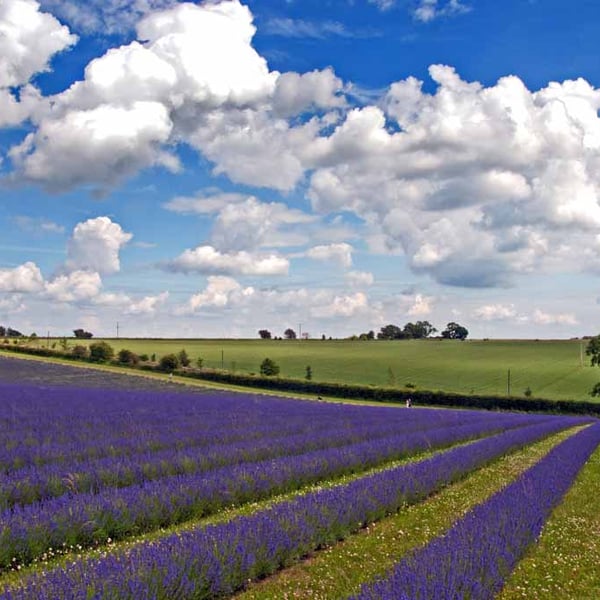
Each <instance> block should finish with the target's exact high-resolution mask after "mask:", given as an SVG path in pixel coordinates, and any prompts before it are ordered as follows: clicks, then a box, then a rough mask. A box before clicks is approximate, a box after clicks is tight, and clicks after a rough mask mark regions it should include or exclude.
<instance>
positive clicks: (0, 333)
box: [0, 325, 6, 337]
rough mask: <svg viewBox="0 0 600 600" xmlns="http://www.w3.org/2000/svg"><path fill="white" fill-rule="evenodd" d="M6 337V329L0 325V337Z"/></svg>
mask: <svg viewBox="0 0 600 600" xmlns="http://www.w3.org/2000/svg"><path fill="white" fill-rule="evenodd" d="M5 335H6V327H4V326H3V325H0V337H4V336H5Z"/></svg>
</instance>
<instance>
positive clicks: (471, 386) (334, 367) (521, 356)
mask: <svg viewBox="0 0 600 600" xmlns="http://www.w3.org/2000/svg"><path fill="white" fill-rule="evenodd" d="M92 341H93V340H92ZM107 341H108V342H109V343H110V344H111V345H112V346H113V347H114V348H115V351H119V350H120V349H122V348H127V349H129V350H132V351H133V352H136V353H138V354H143V353H145V354H148V355H152V354H156V358H157V359H159V358H160V357H161V356H163V355H164V354H168V353H171V352H178V351H180V350H181V349H182V348H185V350H186V351H187V353H188V354H189V356H190V357H191V358H192V360H193V361H195V359H197V358H198V357H202V358H203V360H204V367H207V368H218V369H220V368H224V369H227V370H233V371H239V372H250V373H258V371H259V366H260V363H261V361H262V360H263V359H264V358H266V357H269V358H271V359H273V360H274V361H275V362H277V364H278V365H279V366H280V368H281V373H280V376H281V377H294V378H303V377H304V376H305V373H306V366H307V365H310V366H311V368H312V376H313V380H314V381H331V382H341V383H353V384H362V385H377V386H387V385H391V386H394V387H404V386H405V385H406V384H407V383H412V384H414V385H415V386H417V388H418V389H428V390H444V391H449V392H458V393H464V394H470V393H476V394H494V395H506V394H507V393H508V383H509V370H510V392H511V395H513V396H521V397H523V394H524V392H525V390H526V389H527V388H530V389H531V391H532V394H533V396H534V397H540V398H550V399H567V400H569V399H572V400H591V399H592V398H591V397H590V395H589V392H590V390H591V389H592V387H593V385H594V384H595V383H596V382H598V381H600V369H598V368H597V367H591V366H590V364H589V359H588V357H586V356H585V343H586V342H585V341H583V342H582V341H580V340H539V341H535V340H489V341H483V340H467V341H464V342H461V341H454V340H400V341H370V342H365V341H349V340H329V341H321V340H302V341H300V340H294V341H289V340H194V339H180V340H167V339H164V340H163V339H161V340H157V339H152V340H151V339H108V340H107ZM69 342H70V343H71V344H74V343H76V342H75V341H74V340H69ZM77 343H79V341H78V342H77Z"/></svg>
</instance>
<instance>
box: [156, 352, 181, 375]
mask: <svg viewBox="0 0 600 600" xmlns="http://www.w3.org/2000/svg"><path fill="white" fill-rule="evenodd" d="M178 366H179V359H178V358H177V355H176V354H165V355H164V356H161V358H160V361H159V363H158V368H159V369H160V370H161V371H166V372H172V371H174V370H175V369H176V368H177V367H178Z"/></svg>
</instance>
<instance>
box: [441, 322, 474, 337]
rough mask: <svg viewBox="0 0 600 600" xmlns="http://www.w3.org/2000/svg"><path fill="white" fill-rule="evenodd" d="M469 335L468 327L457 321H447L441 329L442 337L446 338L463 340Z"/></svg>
mask: <svg viewBox="0 0 600 600" xmlns="http://www.w3.org/2000/svg"><path fill="white" fill-rule="evenodd" d="M468 335H469V331H468V329H466V328H465V327H463V326H462V325H459V324H458V323H454V322H452V323H448V325H446V329H444V331H442V337H443V338H444V339H446V340H464V339H466V337H467V336H468Z"/></svg>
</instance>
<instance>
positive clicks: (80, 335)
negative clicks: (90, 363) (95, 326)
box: [73, 329, 94, 340]
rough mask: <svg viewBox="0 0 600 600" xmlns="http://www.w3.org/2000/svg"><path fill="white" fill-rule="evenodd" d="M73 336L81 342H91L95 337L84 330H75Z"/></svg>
mask: <svg viewBox="0 0 600 600" xmlns="http://www.w3.org/2000/svg"><path fill="white" fill-rule="evenodd" d="M73 335H74V336H75V337H76V338H78V339H81V340H89V339H91V338H93V337H94V334H93V333H90V332H89V331H85V330H84V329H73Z"/></svg>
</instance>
